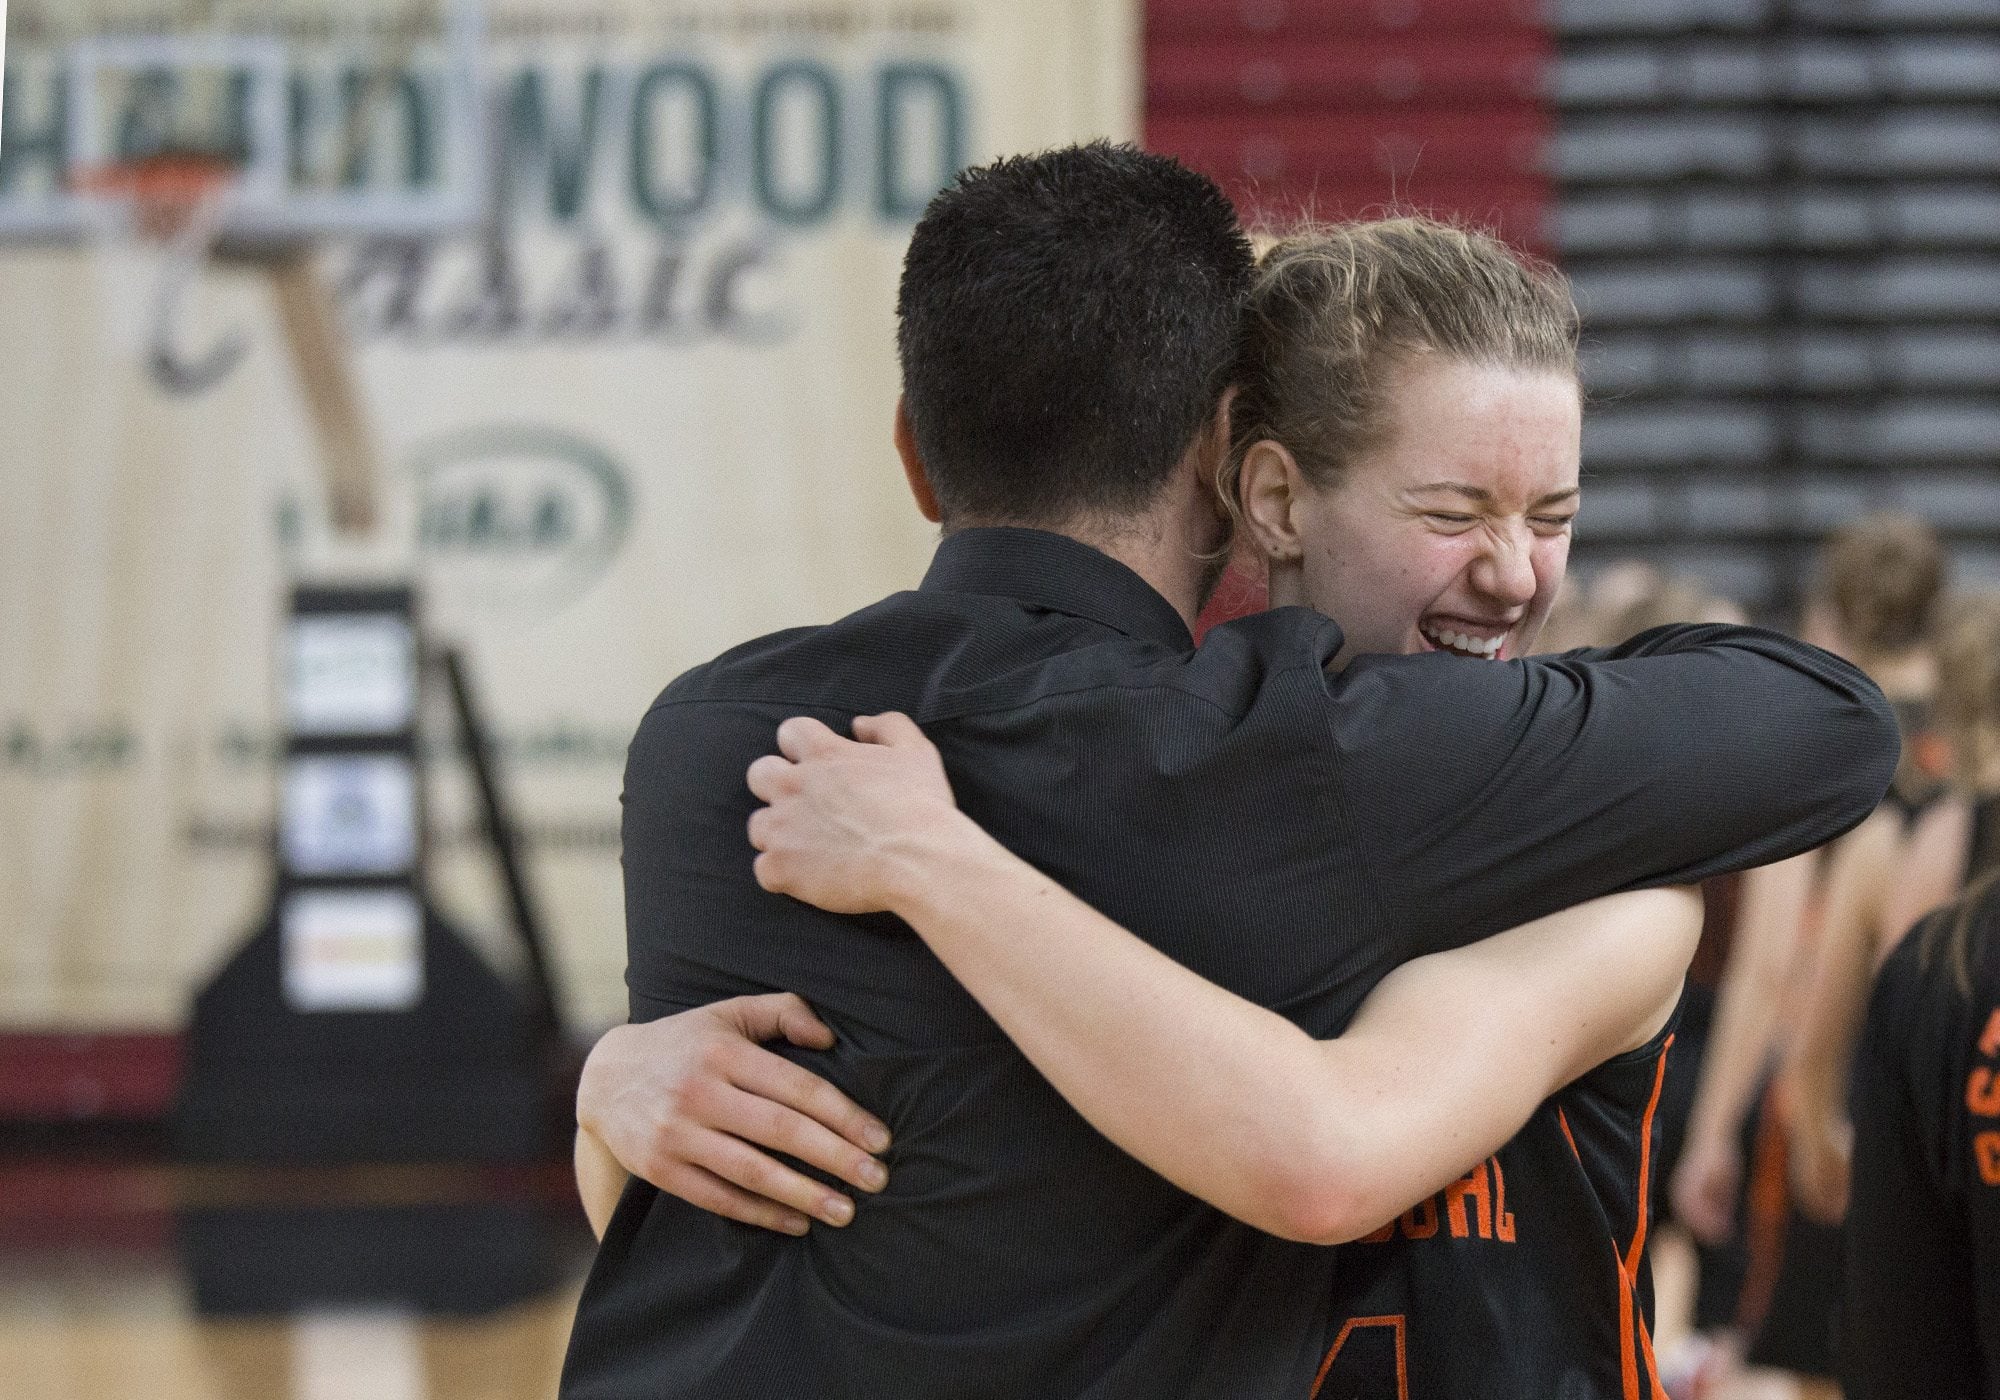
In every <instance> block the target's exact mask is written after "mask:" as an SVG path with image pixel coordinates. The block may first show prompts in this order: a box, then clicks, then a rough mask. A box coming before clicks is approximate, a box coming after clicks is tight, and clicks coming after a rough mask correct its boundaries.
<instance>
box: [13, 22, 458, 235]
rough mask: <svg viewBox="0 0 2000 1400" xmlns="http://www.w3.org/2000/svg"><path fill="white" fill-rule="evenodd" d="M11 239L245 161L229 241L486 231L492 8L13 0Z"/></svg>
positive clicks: (63, 227)
mask: <svg viewBox="0 0 2000 1400" xmlns="http://www.w3.org/2000/svg"><path fill="white" fill-rule="evenodd" d="M8 38H9V44H8V50H7V54H6V66H7V73H6V82H5V87H4V92H3V93H0V97H4V103H5V115H4V120H0V238H4V237H16V238H21V237H27V238H58V239H62V238H73V237H81V236H84V235H85V234H86V233H87V232H88V231H89V218H90V208H89V199H90V197H91V196H90V194H89V192H88V186H89V183H90V181H91V180H92V178H93V177H95V176H97V175H98V174H100V173H101V172H102V171H104V170H105V169H106V168H107V167H116V166H118V165H119V164H120V163H123V162H130V161H134V160H139V159H144V158H146V157H149V156H157V155H161V154H168V155H194V156H203V157H215V156H220V157H222V158H225V159H227V160H228V161H229V162H230V163H231V164H233V165H234V166H235V167H236V172H235V179H234V181H233V184H232V188H231V190H230V192H229V195H228V197H227V200H226V203H225V205H224V207H223V209H222V210H221V212H220V217H219V229H218V237H219V239H220V240H221V241H222V243H223V244H225V245H237V246H245V245H247V246H250V247H255V246H257V245H259V244H268V243H279V244H282V243H288V242H294V241H297V240H302V239H309V238H312V237H317V236H336V235H342V234H363V235H366V234H377V235H412V236H415V235H425V234H435V233H443V232H450V231H453V230H462V229H465V228H468V227H472V226H474V225H476V224H478V223H479V222H480V220H481V219H482V218H483V217H484V216H485V214H486V209H487V198H486V194H487V184H488V179H487V175H488V172H487V165H488V158H487V147H486V142H485V139H484V128H485V108H484V98H483V95H482V85H481V81H480V63H481V53H482V49H483V45H484V14H483V5H482V4H481V3H480V0H12V14H11V16H10V33H9V35H8Z"/></svg>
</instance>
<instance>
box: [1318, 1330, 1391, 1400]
mask: <svg viewBox="0 0 2000 1400" xmlns="http://www.w3.org/2000/svg"><path fill="white" fill-rule="evenodd" d="M1311 1400H1410V1365H1409V1359H1408V1357H1407V1356H1406V1355H1405V1354H1404V1346H1403V1315H1402V1314H1401V1313H1391V1314H1390V1315H1388V1316H1386V1317H1350V1318H1348V1319H1347V1321H1346V1322H1344V1323H1342V1324H1341V1327H1340V1335H1339V1336H1337V1337H1335V1338H1334V1339H1333V1346H1332V1347H1330V1348H1329V1349H1328V1350H1327V1353H1326V1360H1324V1361H1322V1362H1320V1363H1319V1376H1318V1378H1317V1379H1315V1380H1314V1381H1313V1388H1312V1397H1311Z"/></svg>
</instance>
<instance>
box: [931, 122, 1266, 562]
mask: <svg viewBox="0 0 2000 1400" xmlns="http://www.w3.org/2000/svg"><path fill="white" fill-rule="evenodd" d="M1252 266H1253V259H1252V257H1251V253H1250V246H1249V242H1248V240H1247V239H1245V237H1244V235H1243V231H1242V228H1241V227H1240V226H1239V224H1238V223H1237V220H1236V213H1235V211H1234V210H1233V209H1232V208H1231V207H1230V204H1229V201H1228V199H1227V198H1226V197H1225V196H1224V195H1223V193H1222V191H1221V190H1219V189H1217V188H1216V186H1215V185H1214V183H1213V182H1212V181H1210V180H1208V179H1207V178H1206V177H1205V176H1202V175H1198V174H1196V173H1195V172H1194V171H1192V170H1189V169H1188V168H1187V167H1185V166H1183V165H1181V164H1180V163H1179V162H1178V161H1175V160H1172V159H1170V158H1169V157H1166V156H1160V155H1152V154H1149V153H1147V152H1145V151H1140V150H1137V149H1135V148H1133V147H1131V146H1125V145H1112V144H1110V143H1108V142H1104V141H1094V142H1092V143H1090V144H1089V145H1085V146H1069V147H1065V148H1063V149H1061V150H1054V151H1045V152H1043V153H1041V154H1039V155H1031V156H1013V157H1009V158H1007V159H1005V160H999V161H995V162H994V163H993V164H991V165H987V166H981V167H978V168H975V169H971V170H967V171H965V172H964V173H963V174H961V175H960V176H959V178H958V179H957V181H956V182H955V183H953V184H952V185H951V187H950V188H948V189H946V190H944V191H943V192H942V193H940V194H939V195H938V196H937V197H936V198H935V199H933V200H932V201H931V203H930V207H929V208H928V209H926V210H925V211H924V217H923V219H922V220H921V221H920V222H919V223H918V224H917V228H916V232H915V233H914V234H913V235H912V236H911V239H910V249H909V253H908V255H907V256H906V257H905V258H904V261H903V281H902V290H901V293H900V295H899V296H898V298H897V303H896V311H897V316H898V318H899V321H900V325H899V329H898V331H897V337H896V343H897V349H898V351H899V353H900V355H901V357H902V364H903V395H904V402H905V405H906V407H907V411H908V413H909V417H910V425H911V427H912V429H913V430H914V433H915V437H916V442H917V450H918V452H919V453H921V454H922V456H923V459H924V467H925V470H926V471H927V472H928V474H929V476H930V482H931V487H932V489H933V490H934V491H935V492H936V493H937V498H938V503H939V505H940V506H941V507H942V508H943V510H944V515H945V522H946V524H947V525H949V524H952V523H954V522H956V521H965V520H978V521H982V522H986V523H1004V522H1013V523H1019V524H1030V525H1033V524H1043V525H1052V524H1061V523H1064V522H1067V521H1072V520H1075V519H1077V518H1079V517H1084V516H1091V515H1100V514H1106V513H1125V512H1131V511H1134V510H1138V509H1143V508H1144V507H1145V506H1147V505H1148V504H1150V503H1151V502H1152V501H1153V500H1154V498H1155V497H1156V496H1157V495H1158V494H1159V492H1160V490H1161V488H1162V487H1164V486H1165V484H1166V481H1167V477H1168V475H1169V474H1170V472H1171V471H1172V469H1173V466H1174V464H1175V462H1177V461H1178V460H1180V457H1181V455H1182V454H1183V453H1184V452H1185V451H1186V450H1187V447H1188V445H1189V444H1190V443H1191V442H1192V441H1193V440H1194V436H1195V434H1196V433H1197V432H1198V431H1199V430H1200V428H1201V427H1202V425H1203V424H1204V423H1205V422H1207V421H1208V419H1209V418H1210V416H1211V415H1212V414H1213V413H1214V411H1215V408H1216V405H1217V403H1218V402H1219V400H1220V399H1221V396H1222V392H1223V390H1224V388H1225V387H1226V386H1227V384H1228V380H1229V373H1230V366H1231V361H1232V357H1233V350H1234V346H1235V340H1236V328H1237V316H1238V313H1239V312H1240V311H1241V309H1242V305H1243V299H1244V296H1245V294H1246V292H1247V291H1248V288H1249V284H1250V274H1251V270H1252Z"/></svg>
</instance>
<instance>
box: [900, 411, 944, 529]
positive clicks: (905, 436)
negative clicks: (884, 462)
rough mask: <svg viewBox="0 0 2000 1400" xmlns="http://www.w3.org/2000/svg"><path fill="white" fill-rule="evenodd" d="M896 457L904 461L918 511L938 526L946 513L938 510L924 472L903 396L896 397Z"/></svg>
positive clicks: (928, 480)
mask: <svg viewBox="0 0 2000 1400" xmlns="http://www.w3.org/2000/svg"><path fill="white" fill-rule="evenodd" d="M896 455H897V456H898V457H901V458H902V459H903V479H904V480H905V481H907V482H909V484H910V495H911V496H913V497H915V498H916V502H917V509H918V510H919V511H921V512H922V513H923V517H924V519H926V520H928V521H930V522H931V524H933V525H936V524H938V523H939V522H940V521H942V520H943V519H944V512H943V511H942V510H940V509H938V499H937V492H935V491H933V490H931V478H930V473H929V472H926V471H925V470H924V459H923V457H922V456H921V455H919V454H918V452H917V434H916V430H915V429H914V428H912V427H911V426H910V410H909V408H908V406H907V405H905V404H904V402H903V396H902V395H901V394H898V395H896Z"/></svg>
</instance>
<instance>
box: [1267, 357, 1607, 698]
mask: <svg viewBox="0 0 2000 1400" xmlns="http://www.w3.org/2000/svg"><path fill="white" fill-rule="evenodd" d="M1384 390H1385V402H1384V405H1383V407H1384V412H1385V414H1386V416H1387V419H1388V423H1387V428H1388V431H1387V433H1386V434H1385V436H1384V437H1383V440H1382V442H1381V443H1380V444H1379V445H1377V446H1376V447H1374V448H1372V449H1370V450H1368V451H1365V452H1361V453H1358V454H1356V456H1355V457H1354V458H1353V459H1352V460H1351V461H1350V462H1349V464H1348V466H1347V469H1346V471H1345V472H1344V473H1343V474H1342V477H1341V479H1340V481H1339V482H1338V483H1337V484H1335V485H1334V486H1333V487H1332V488H1331V489H1328V490H1319V489H1317V488H1314V487H1311V486H1310V485H1307V486H1305V488H1304V489H1303V490H1300V491H1298V492H1297V493H1296V494H1295V496H1294V497H1293V505H1292V522H1293V524H1294V526H1295V528H1296V531H1297V544H1298V559H1297V563H1296V572H1295V573H1294V574H1293V576H1292V578H1291V579H1290V581H1289V589H1288V588H1287V587H1285V586H1282V585H1281V579H1280V571H1279V569H1278V568H1274V571H1273V577H1272V593H1273V598H1272V600H1273V602H1287V601H1289V602H1303V603H1305V604H1307V605H1308V606H1310V607H1314V608H1317V609H1318V610H1319V611H1321V612H1323V613H1325V614H1327V615H1328V616H1329V617H1331V618H1333V619H1334V620H1335V621H1337V622H1338V623H1340V625H1341V629H1342V631H1343V632H1344V633H1345V634H1346V645H1345V646H1344V647H1343V648H1342V651H1341V659H1342V660H1343V661H1345V660H1349V659H1351V658H1353V657H1355V656H1360V655H1369V654H1379V653H1390V654H1403V653H1410V652H1420V651H1446V652H1450V653H1452V654H1454V655H1459V656H1471V657H1480V658H1486V659H1494V660H1507V659H1509V658H1512V657H1516V656H1521V655H1524V654H1526V653H1527V652H1528V651H1529V650H1530V649H1531V648H1532V647H1533V645H1534V642H1535V638H1536V636H1537V635H1538V634H1539V633H1540V632H1541V629H1542V623H1543V622H1544V621H1545V620H1546V619H1547V617H1548V613H1549V607H1550V605H1551V604H1553V603H1554V601H1555V596H1556V590H1557V588H1558V587H1559V586H1560V585H1561V583H1562V580H1563V573H1564V571H1565V570H1566V569H1567V567H1568V563H1569V541H1570V521H1571V518H1572V517H1573V516H1574V515H1575V514H1576V510H1577V502H1578V491H1577V470H1578V463H1579V460H1580V456H1581V446H1580V434H1581V430H1582V412H1581V403H1580V399H1579V395H1578V392H1577V383H1576V380H1575V379H1574V378H1573V377H1572V376H1570V375H1568V374H1565V373H1561V372H1555V371H1549V370H1520V369H1508V368H1503V367H1500V366H1494V365H1484V364H1468V363H1466V362H1464V361H1461V360H1453V359H1448V358H1445V357H1443V356H1439V355H1434V354H1418V355H1413V356H1410V357H1409V358H1407V359H1405V360H1404V361H1403V362H1402V363H1401V364H1399V365H1398V366H1396V367H1395V368H1394V369H1393V370H1392V371H1391V372H1390V374H1389V376H1388V380H1387V382H1386V383H1385V385H1384ZM1291 590H1296V591H1297V592H1299V593H1301V594H1302V596H1299V597H1289V598H1288V597H1282V596H1280V595H1281V594H1282V593H1284V592H1287V591H1291Z"/></svg>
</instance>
